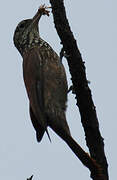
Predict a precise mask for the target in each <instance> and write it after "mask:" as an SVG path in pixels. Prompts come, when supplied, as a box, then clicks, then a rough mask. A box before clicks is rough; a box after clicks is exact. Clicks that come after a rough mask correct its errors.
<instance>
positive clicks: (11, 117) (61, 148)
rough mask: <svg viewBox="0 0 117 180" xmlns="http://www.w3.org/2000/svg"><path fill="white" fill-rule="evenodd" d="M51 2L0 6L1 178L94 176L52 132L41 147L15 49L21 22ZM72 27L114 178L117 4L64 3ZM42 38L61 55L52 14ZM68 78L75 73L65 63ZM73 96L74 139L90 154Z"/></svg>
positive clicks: (69, 116)
mask: <svg viewBox="0 0 117 180" xmlns="http://www.w3.org/2000/svg"><path fill="white" fill-rule="evenodd" d="M43 3H46V5H49V0H30V1H29V0H25V1H24V0H20V1H16V0H12V1H6V0H4V1H1V2H0V4H1V6H0V18H1V21H0V27H1V28H0V40H1V61H0V82H1V85H0V109H1V113H0V119H1V121H0V179H2V180H26V178H27V177H30V176H31V175H32V174H34V178H33V180H60V179H62V180H66V179H67V180H72V179H74V180H75V179H80V180H86V179H87V180H90V173H89V170H88V169H87V168H85V167H84V166H83V165H82V164H81V162H80V161H79V160H78V159H77V158H76V156H75V155H74V154H73V153H72V151H71V150H70V149H69V148H68V146H67V145H66V144H65V143H64V142H63V141H62V140H61V139H60V138H59V137H58V136H57V135H56V134H55V133H54V132H53V131H52V130H50V129H49V133H50V136H51V139H52V143H50V142H49V140H48V137H47V135H46V134H45V135H44V138H43V140H42V142H41V143H40V144H38V143H37V142H36V138H35V131H34V129H33V127H32V124H31V121H30V118H29V112H28V98H27V94H26V90H25V87H24V83H23V77H22V58H21V56H20V54H19V53H18V51H17V50H16V48H15V47H14V45H13V40H12V39H13V33H14V30H15V28H16V26H17V24H18V23H19V22H20V21H21V20H23V19H26V18H31V17H33V16H34V14H35V13H36V11H37V9H38V7H39V6H40V4H43ZM65 5H66V9H67V16H68V19H69V23H70V26H71V28H72V31H73V33H74V35H75V38H76V40H77V42H78V46H79V49H80V51H81V53H82V56H83V59H84V61H85V62H86V68H87V78H88V80H90V81H91V84H90V88H91V90H92V94H93V100H94V102H95V105H96V107H97V114H98V118H99V123H100V130H101V133H102V136H103V137H104V139H105V152H106V156H107V159H108V163H109V174H110V179H111V180H114V179H116V171H117V170H116V169H117V168H116V166H117V163H116V161H117V141H116V132H117V130H116V127H117V121H116V120H117V53H116V52H117V19H116V18H117V1H116V0H98V1H96V0H74V1H70V0H65ZM40 34H41V37H43V38H44V39H45V40H46V41H47V42H49V43H50V44H51V46H52V47H53V48H54V49H55V51H56V52H58V53H59V51H60V49H61V45H60V40H59V38H58V36H57V33H56V31H55V29H54V24H53V17H52V14H51V15H50V17H49V18H48V17H43V18H42V19H41V22H40ZM63 61H64V64H65V68H66V71H67V77H68V81H69V84H70V75H69V73H68V67H67V63H66V60H65V59H64V60H63ZM75 104H76V102H75V100H74V96H73V95H72V94H71V93H70V94H69V96H68V109H67V113H66V115H67V120H68V123H69V126H70V129H71V133H72V135H73V137H74V138H75V139H76V140H77V142H78V143H79V144H80V145H81V146H82V147H83V148H84V149H85V150H86V151H87V152H88V149H87V147H86V144H85V137H84V131H83V128H82V125H81V121H80V116H79V112H78V110H77V107H76V105H75Z"/></svg>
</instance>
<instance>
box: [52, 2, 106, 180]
mask: <svg viewBox="0 0 117 180" xmlns="http://www.w3.org/2000/svg"><path fill="white" fill-rule="evenodd" d="M50 3H51V6H52V13H53V17H54V23H55V28H56V30H57V33H58V35H59V37H60V40H61V44H62V45H63V49H64V51H65V53H66V54H67V56H66V58H67V62H68V65H69V70H70V73H71V77H72V83H73V87H74V91H75V94H76V100H77V106H78V108H79V111H80V115H81V122H82V125H83V128H84V132H85V137H86V143H87V146H88V148H89V151H90V155H91V157H92V158H93V159H95V160H96V162H97V163H98V164H99V165H100V166H101V167H102V169H103V175H104V176H105V178H103V179H105V180H108V179H109V177H108V164H107V160H106V156H105V152H104V139H103V138H102V136H101V133H100V130H99V122H98V118H97V114H96V107H95V105H94V103H93V100H92V94H91V90H90V88H89V86H88V81H87V78H86V69H85V63H84V62H83V60H82V57H81V53H80V51H79V49H78V46H77V42H76V40H75V38H74V36H73V33H72V32H71V29H70V26H69V22H68V20H67V17H66V12H65V7H64V1H63V0H56V1H55V0H50ZM92 178H93V179H94V177H93V175H92ZM95 180H96V179H95Z"/></svg>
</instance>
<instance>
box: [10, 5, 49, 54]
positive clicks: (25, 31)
mask: <svg viewBox="0 0 117 180" xmlns="http://www.w3.org/2000/svg"><path fill="white" fill-rule="evenodd" d="M48 8H50V7H45V5H42V6H40V7H39V9H38V12H37V13H36V15H35V16H34V17H33V18H32V19H27V20H23V21H21V22H20V23H19V24H18V25H17V27H16V29H15V32H14V37H13V41H14V45H15V46H16V48H17V49H18V50H19V52H20V53H21V54H22V53H23V51H24V49H25V48H30V46H31V45H32V43H34V40H35V39H37V38H38V37H39V31H38V22H39V20H40V18H41V16H42V15H47V16H49V11H48V10H47V9H48Z"/></svg>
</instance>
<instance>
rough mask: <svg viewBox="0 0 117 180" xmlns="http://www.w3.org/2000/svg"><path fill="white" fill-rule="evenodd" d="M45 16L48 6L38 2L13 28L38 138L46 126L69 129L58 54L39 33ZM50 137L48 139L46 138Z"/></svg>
mask: <svg viewBox="0 0 117 180" xmlns="http://www.w3.org/2000/svg"><path fill="white" fill-rule="evenodd" d="M42 15H47V16H49V11H48V7H46V6H45V5H41V6H40V7H39V9H38V12H37V13H36V15H35V16H34V17H33V18H32V19H26V20H23V21H21V22H20V23H19V24H18V25H17V27H16V30H15V32H14V37H13V40H14V45H15V47H16V48H17V49H18V51H19V52H20V54H21V56H22V58H23V78H24V83H25V87H26V91H27V94H28V98H29V111H30V118H31V121H32V124H33V126H34V129H35V131H36V138H37V141H38V142H40V141H41V140H42V137H43V135H44V133H45V132H46V133H47V135H48V137H49V139H50V136H49V133H48V129H47V128H48V127H50V128H52V129H53V130H54V131H55V132H56V133H57V134H58V132H59V135H60V134H63V132H66V133H67V134H69V135H70V134H71V133H70V129H69V126H68V123H67V121H66V115H65V111H66V107H67V105H66V104H67V91H68V85H67V78H66V73H65V69H64V66H63V64H62V63H61V61H60V57H59V56H58V55H57V53H56V52H55V51H54V50H53V49H52V47H51V46H50V45H49V44H48V43H47V42H46V41H44V40H43V39H42V38H41V37H40V33H39V29H38V23H39V20H40V18H41V16H42ZM50 141H51V139H50Z"/></svg>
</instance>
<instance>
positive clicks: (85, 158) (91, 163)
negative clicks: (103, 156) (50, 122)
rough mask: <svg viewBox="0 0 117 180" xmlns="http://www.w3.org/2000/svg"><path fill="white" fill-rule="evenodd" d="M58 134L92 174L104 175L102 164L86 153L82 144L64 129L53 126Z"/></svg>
mask: <svg viewBox="0 0 117 180" xmlns="http://www.w3.org/2000/svg"><path fill="white" fill-rule="evenodd" d="M52 129H53V130H54V131H55V132H56V133H57V135H59V136H60V137H61V138H62V139H63V140H64V141H65V142H66V143H67V145H68V146H69V147H70V149H71V150H72V151H73V152H74V154H75V155H76V156H77V157H78V159H80V161H81V162H82V163H83V165H84V166H86V167H87V168H89V169H90V171H91V174H94V173H95V174H96V175H97V176H99V177H101V176H102V168H101V166H100V165H99V164H98V163H97V162H96V161H95V160H94V159H93V158H91V157H90V156H89V154H88V153H86V152H85V151H84V150H83V149H82V148H81V146H80V145H79V144H78V143H77V142H76V141H75V140H74V139H73V138H72V136H71V135H70V134H69V133H68V132H67V131H65V130H64V129H55V128H52Z"/></svg>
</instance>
